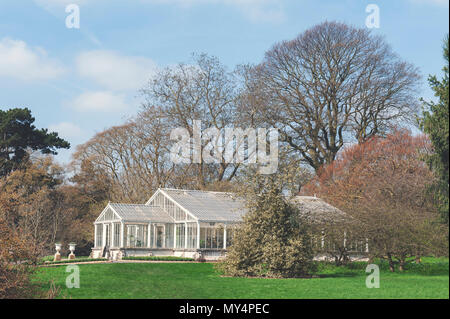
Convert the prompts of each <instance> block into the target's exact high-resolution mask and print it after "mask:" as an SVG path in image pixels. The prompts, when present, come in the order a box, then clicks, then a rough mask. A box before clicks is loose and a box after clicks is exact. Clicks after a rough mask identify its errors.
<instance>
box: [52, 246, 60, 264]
mask: <svg viewBox="0 0 450 319" xmlns="http://www.w3.org/2000/svg"><path fill="white" fill-rule="evenodd" d="M55 249H56V254H55V258H53V261H60V260H61V253H60V251H61V244H60V243H56V244H55Z"/></svg>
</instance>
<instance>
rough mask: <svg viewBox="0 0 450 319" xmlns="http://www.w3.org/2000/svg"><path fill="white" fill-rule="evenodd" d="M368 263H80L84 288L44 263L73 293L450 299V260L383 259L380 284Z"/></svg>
mask: <svg viewBox="0 0 450 319" xmlns="http://www.w3.org/2000/svg"><path fill="white" fill-rule="evenodd" d="M365 266H366V265H365V264H364V263H353V264H352V265H350V266H348V267H335V266H333V265H330V264H323V263H322V264H320V267H319V271H318V273H317V275H319V276H320V278H312V279H259V278H228V277H221V276H220V274H218V273H217V272H216V271H215V270H214V265H213V264H211V263H203V264H202V263H185V264H183V263H134V264H124V263H108V264H85V265H80V266H79V267H80V285H81V287H80V288H79V289H76V288H73V289H67V288H66V287H65V278H66V276H67V275H68V273H66V272H65V269H66V266H65V265H64V266H57V267H48V268H44V267H43V268H40V269H39V271H38V274H37V276H36V279H37V280H38V281H39V282H42V283H46V284H42V289H47V288H48V286H49V284H48V282H49V281H50V280H54V282H55V284H56V285H57V286H60V287H61V293H62V295H64V296H65V297H69V298H169V299H172V298H182V299H197V298H255V299H264V298H449V276H448V274H449V264H448V259H425V260H424V262H423V263H422V264H419V265H415V264H411V265H410V266H409V267H408V268H409V269H407V270H406V271H405V272H404V273H390V272H388V271H387V269H386V268H387V267H386V265H385V264H381V276H380V288H378V289H376V288H372V289H368V288H366V286H365V280H366V274H365Z"/></svg>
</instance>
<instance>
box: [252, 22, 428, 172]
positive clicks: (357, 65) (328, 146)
mask: <svg viewBox="0 0 450 319" xmlns="http://www.w3.org/2000/svg"><path fill="white" fill-rule="evenodd" d="M248 71H249V73H250V75H249V76H248V77H247V81H246V84H247V89H248V93H247V95H246V97H247V100H246V102H247V103H246V104H245V105H246V106H247V111H246V114H247V115H248V114H251V115H260V119H259V121H260V122H265V123H268V124H270V125H272V126H275V127H277V128H278V129H279V130H280V133H281V136H282V139H283V141H284V142H286V143H287V144H288V145H290V146H291V148H292V150H294V151H295V152H297V153H299V154H300V155H301V156H302V158H303V160H304V161H305V162H306V163H307V164H309V165H310V166H311V167H313V168H314V169H315V170H318V169H319V168H320V167H321V166H322V165H323V164H325V163H331V162H332V161H333V160H334V159H335V157H336V154H337V153H338V151H339V150H340V149H341V148H342V147H343V146H344V144H345V143H347V142H353V141H358V142H362V141H365V140H367V139H368V138H370V137H371V136H374V135H382V134H383V133H385V132H386V131H388V130H389V129H390V128H391V127H392V125H394V124H398V123H399V122H401V121H404V120H408V119H412V117H413V116H414V114H416V112H417V103H416V98H415V93H416V89H417V85H418V83H419V80H420V76H419V74H418V71H417V69H416V68H415V67H414V66H412V65H411V64H408V63H406V62H404V61H402V60H401V59H400V58H399V57H398V56H397V55H396V54H395V53H394V52H393V51H392V49H391V48H390V46H389V45H388V44H387V43H386V42H385V40H384V39H383V38H382V37H380V36H376V35H373V34H372V33H371V32H370V31H369V30H368V29H359V28H355V27H352V26H349V25H346V24H343V23H336V22H325V23H322V24H319V25H317V26H314V27H313V28H311V29H309V30H307V31H305V32H304V33H302V34H300V35H299V36H298V37H297V38H295V39H293V40H291V41H284V42H281V43H278V44H276V45H275V46H273V48H272V49H271V50H269V51H268V52H267V53H266V55H265V58H264V61H263V62H262V63H261V64H259V65H258V66H256V67H254V68H250V69H248ZM248 108H250V110H248ZM252 110H253V111H252ZM261 116H262V118H261Z"/></svg>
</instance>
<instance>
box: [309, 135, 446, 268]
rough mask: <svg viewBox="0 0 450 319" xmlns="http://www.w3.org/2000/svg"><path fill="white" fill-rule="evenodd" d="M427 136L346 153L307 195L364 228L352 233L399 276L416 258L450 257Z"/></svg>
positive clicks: (389, 139)
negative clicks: (431, 190)
mask: <svg viewBox="0 0 450 319" xmlns="http://www.w3.org/2000/svg"><path fill="white" fill-rule="evenodd" d="M429 149H430V146H429V142H428V140H427V139H426V138H425V137H424V136H415V137H414V136H411V133H410V132H408V131H405V130H398V131H395V132H394V133H392V134H390V135H388V136H386V138H379V137H374V138H372V139H370V140H368V141H367V142H365V143H362V144H358V145H353V146H351V147H349V148H348V149H346V150H345V151H344V152H343V153H342V154H341V155H340V157H339V158H338V159H337V160H336V161H335V162H333V163H332V164H331V165H329V166H326V167H324V168H323V170H321V172H320V175H319V177H318V178H317V179H316V180H315V181H314V182H312V183H311V184H310V185H309V186H308V187H307V188H306V190H307V191H309V192H311V193H317V194H320V196H322V197H323V198H324V199H326V200H327V201H328V202H330V203H331V204H334V205H335V206H336V207H339V208H340V209H342V210H343V211H345V212H346V213H347V214H348V215H349V216H351V217H352V218H354V219H355V220H356V221H357V222H358V223H356V224H355V227H353V228H352V231H353V232H354V233H355V234H358V233H359V234H360V236H361V237H365V238H367V239H368V241H369V250H370V254H371V255H372V258H374V257H380V258H386V259H387V260H388V261H389V263H390V265H391V270H392V271H394V266H395V260H398V261H399V267H400V270H402V269H403V268H404V267H405V264H406V262H408V258H410V257H412V256H415V255H419V256H421V255H425V254H436V255H446V254H448V243H447V241H446V239H445V234H446V232H448V229H446V227H443V225H441V224H439V223H437V222H436V220H437V218H438V215H437V212H436V209H435V208H434V206H433V203H432V200H430V198H429V196H427V192H426V190H427V187H429V185H430V184H431V183H433V181H434V177H433V174H432V172H431V171H430V170H429V169H428V167H427V166H426V165H425V164H424V163H423V162H422V160H421V158H422V157H423V155H424V154H428V153H429Z"/></svg>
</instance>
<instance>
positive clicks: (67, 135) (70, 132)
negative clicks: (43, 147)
mask: <svg viewBox="0 0 450 319" xmlns="http://www.w3.org/2000/svg"><path fill="white" fill-rule="evenodd" d="M48 130H49V131H50V132H57V133H58V135H59V136H61V137H62V138H64V139H69V140H70V139H79V138H83V137H85V132H84V131H83V130H82V129H81V128H80V127H79V126H78V125H76V124H73V123H70V122H61V123H58V124H53V125H50V126H49V127H48Z"/></svg>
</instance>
